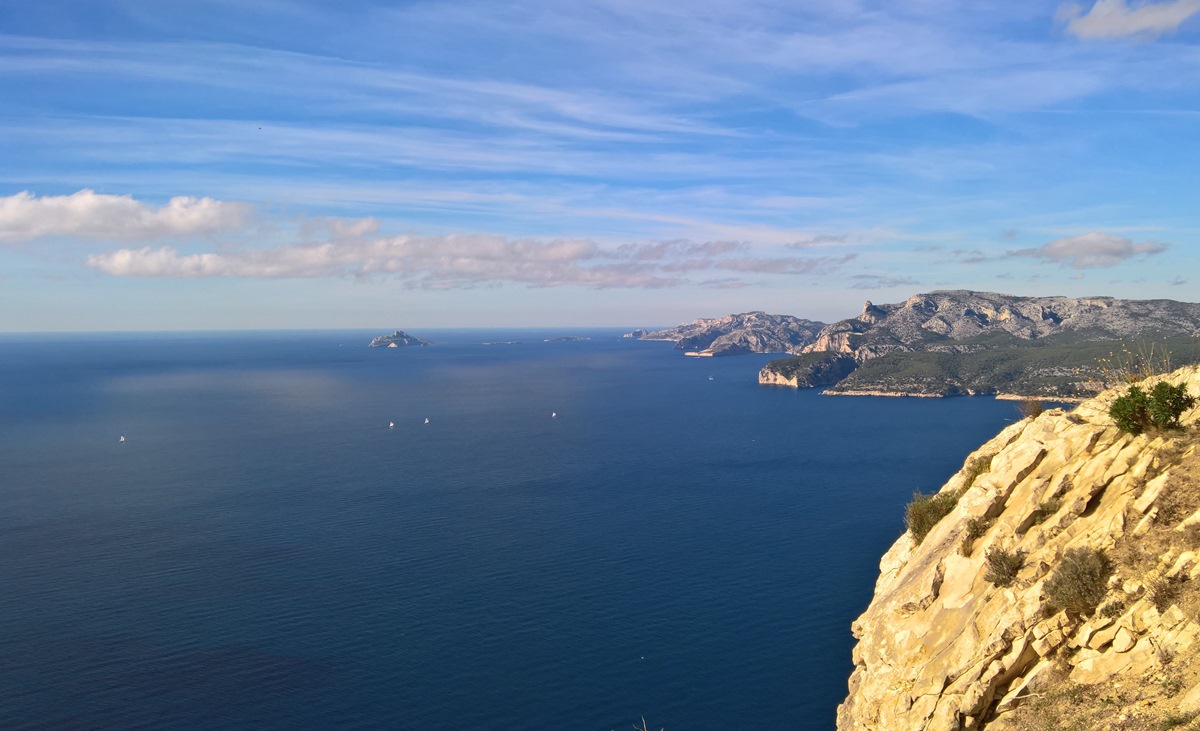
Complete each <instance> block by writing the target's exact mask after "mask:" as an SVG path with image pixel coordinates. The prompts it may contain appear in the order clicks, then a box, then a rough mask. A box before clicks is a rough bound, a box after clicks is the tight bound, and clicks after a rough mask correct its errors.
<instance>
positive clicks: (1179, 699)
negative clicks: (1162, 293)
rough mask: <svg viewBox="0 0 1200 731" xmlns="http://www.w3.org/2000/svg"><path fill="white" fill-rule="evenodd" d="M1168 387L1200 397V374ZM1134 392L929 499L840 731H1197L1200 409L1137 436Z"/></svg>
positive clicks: (1040, 422)
mask: <svg viewBox="0 0 1200 731" xmlns="http://www.w3.org/2000/svg"><path fill="white" fill-rule="evenodd" d="M1158 380H1166V381H1168V382H1169V383H1171V384H1183V385H1185V387H1186V388H1187V390H1188V392H1189V393H1190V394H1191V395H1193V396H1195V395H1197V394H1200V368H1198V367H1196V366H1192V367H1189V368H1184V369H1181V370H1178V371H1176V372H1174V373H1172V374H1170V375H1168V376H1159V377H1157V378H1155V379H1151V380H1150V381H1148V382H1146V383H1144V384H1142V385H1143V387H1145V388H1147V389H1149V388H1150V386H1151V384H1152V383H1154V382H1155V381H1158ZM1121 392H1123V390H1122V391H1107V392H1104V393H1102V394H1100V395H1099V396H1097V397H1094V398H1092V399H1089V400H1087V401H1084V402H1083V403H1082V404H1080V405H1079V406H1078V407H1076V408H1075V409H1073V410H1072V411H1070V412H1065V411H1063V410H1060V409H1054V410H1049V411H1046V412H1044V413H1041V414H1040V415H1037V416H1034V417H1031V418H1025V419H1023V420H1022V421H1020V422H1017V423H1015V424H1013V425H1012V426H1009V427H1008V428H1006V429H1004V430H1003V431H1001V432H1000V433H999V434H998V435H997V436H996V437H995V438H993V439H992V440H991V441H989V442H987V443H986V444H984V445H983V446H981V447H980V448H979V449H978V450H976V451H975V452H974V453H973V454H971V455H970V456H969V457H968V458H967V460H966V462H965V463H964V465H963V468H962V469H961V470H960V471H959V472H958V473H957V474H955V475H954V476H952V477H951V478H950V480H949V481H948V482H947V483H946V484H945V485H944V486H943V487H942V488H941V490H940V491H939V492H938V493H937V495H936V496H934V497H933V498H930V499H934V500H936V501H938V502H939V503H940V504H941V505H942V506H943V509H942V510H941V512H940V514H943V515H944V517H942V518H940V519H937V518H936V517H935V518H934V519H933V520H934V522H933V524H932V526H931V527H930V526H929V525H924V526H923V528H922V530H923V531H924V536H923V538H922V539H921V540H918V539H917V538H916V537H915V535H914V530H915V528H914V530H910V531H908V532H906V533H905V534H904V535H903V536H901V537H900V538H899V539H898V540H897V541H896V542H895V544H894V545H892V547H891V548H890V549H889V550H888V551H887V552H886V554H885V555H884V556H883V558H882V560H881V562H880V575H879V578H878V580H877V582H876V585H875V593H874V598H873V599H872V601H871V603H870V606H869V607H868V608H867V610H866V611H865V612H864V613H863V614H862V616H860V617H859V618H858V619H857V620H856V621H855V622H854V623H853V632H854V636H855V637H856V638H857V639H858V644H857V646H856V647H855V649H854V653H853V660H854V664H855V669H854V672H853V675H852V676H851V678H850V682H849V695H848V697H847V698H846V700H845V702H844V703H843V704H842V705H841V706H840V707H839V709H838V716H837V728H838V729H839V731H870V730H874V731H959V730H964V729H973V730H986V731H1049V730H1051V729H1054V730H1061V731H1067V730H1078V731H1100V730H1102V729H1103V730H1113V731H1134V730H1135V729H1136V730H1146V731H1150V730H1153V729H1168V728H1180V729H1183V728H1186V729H1197V728H1200V658H1197V649H1200V644H1198V641H1200V453H1198V449H1200V424H1198V423H1197V420H1198V419H1200V407H1195V406H1193V407H1190V408H1189V409H1188V410H1186V411H1185V412H1184V413H1183V417H1182V423H1183V425H1184V428H1183V429H1182V430H1170V431H1161V432H1149V433H1145V434H1142V435H1139V436H1134V435H1131V434H1127V433H1123V432H1121V431H1120V430H1118V428H1117V427H1116V426H1115V424H1114V422H1113V419H1112V418H1110V416H1109V407H1110V405H1111V404H1112V402H1113V401H1114V399H1115V398H1116V397H1117V396H1118V395H1119V394H1120V393H1121ZM914 502H916V501H914ZM911 516H912V513H911V512H910V517H911ZM910 525H916V524H915V523H911V521H910ZM1081 597H1082V599H1081Z"/></svg>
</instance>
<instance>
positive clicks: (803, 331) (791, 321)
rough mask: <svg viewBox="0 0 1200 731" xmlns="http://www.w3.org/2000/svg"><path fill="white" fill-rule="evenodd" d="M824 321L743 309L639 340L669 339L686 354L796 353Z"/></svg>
mask: <svg viewBox="0 0 1200 731" xmlns="http://www.w3.org/2000/svg"><path fill="white" fill-rule="evenodd" d="M824 326H825V323H823V322H817V321H815V320H805V319H803V318H799V317H792V316H791V315H768V314H767V313H765V312H745V313H742V314H738V315H726V316H725V317H718V318H715V319H708V320H694V321H692V322H689V323H686V324H684V325H680V326H678V327H673V328H669V329H667V330H657V331H655V332H651V333H645V334H643V335H642V336H641V339H642V340H670V341H672V342H674V343H675V349H676V350H684V351H688V353H687V354H688V355H698V356H710V355H738V354H741V353H799V352H800V351H801V350H802V349H803V348H804V346H806V345H808V344H810V343H812V342H813V340H814V338H815V337H816V334H817V332H818V331H819V330H820V329H821V328H822V327H824Z"/></svg>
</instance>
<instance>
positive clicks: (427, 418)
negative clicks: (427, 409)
mask: <svg viewBox="0 0 1200 731" xmlns="http://www.w3.org/2000/svg"><path fill="white" fill-rule="evenodd" d="M425 423H426V424H428V423H429V417H428V416H426V417H425Z"/></svg>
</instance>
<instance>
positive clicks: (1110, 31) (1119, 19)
mask: <svg viewBox="0 0 1200 731" xmlns="http://www.w3.org/2000/svg"><path fill="white" fill-rule="evenodd" d="M1196 13H1200V0H1169V1H1168V2H1156V3H1149V2H1137V1H1136V0H1135V2H1134V4H1133V5H1132V6H1131V5H1129V4H1127V3H1126V1H1125V0H1096V3H1095V4H1094V5H1093V6H1092V8H1091V10H1088V11H1087V12H1084V10H1083V7H1082V6H1080V5H1078V4H1077V3H1068V4H1065V5H1063V6H1061V7H1060V8H1059V10H1058V18H1059V20H1060V21H1062V22H1065V23H1066V25H1067V32H1069V33H1071V34H1072V35H1074V36H1075V37H1077V38H1081V39H1083V40H1094V39H1100V38H1126V37H1141V38H1157V37H1158V36H1161V35H1164V34H1166V33H1171V32H1174V31H1176V30H1178V29H1179V26H1180V25H1182V24H1183V23H1184V22H1185V21H1186V20H1188V19H1189V18H1191V17H1192V16H1193V15H1195V14H1196Z"/></svg>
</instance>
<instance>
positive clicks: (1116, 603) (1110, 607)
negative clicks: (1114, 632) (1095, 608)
mask: <svg viewBox="0 0 1200 731" xmlns="http://www.w3.org/2000/svg"><path fill="white" fill-rule="evenodd" d="M1124 613H1125V602H1123V601H1121V600H1120V599H1114V600H1112V601H1111V602H1109V603H1107V604H1105V605H1104V606H1102V607H1100V616H1101V617H1108V618H1109V619H1115V618H1117V617H1120V616H1121V615H1122V614H1124Z"/></svg>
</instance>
